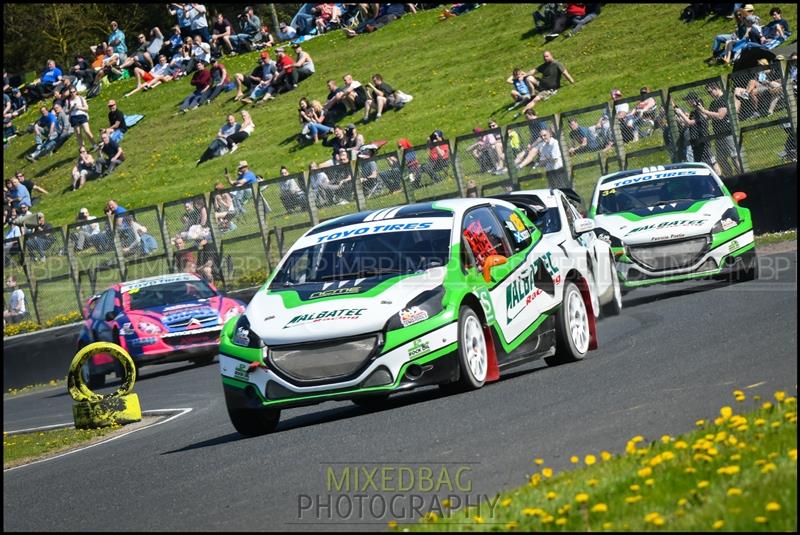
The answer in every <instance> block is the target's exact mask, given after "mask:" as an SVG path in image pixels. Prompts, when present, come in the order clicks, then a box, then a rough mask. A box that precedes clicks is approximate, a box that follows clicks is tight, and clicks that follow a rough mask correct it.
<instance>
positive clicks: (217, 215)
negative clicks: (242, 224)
mask: <svg viewBox="0 0 800 535" xmlns="http://www.w3.org/2000/svg"><path fill="white" fill-rule="evenodd" d="M224 190H225V186H224V185H223V184H222V182H217V183H216V184H214V194H213V197H214V221H215V222H216V223H217V228H218V229H219V231H220V232H231V231H234V230H236V223H234V222H233V218H234V217H235V216H236V206H235V205H234V202H233V197H231V194H230V193H228V192H226V191H224Z"/></svg>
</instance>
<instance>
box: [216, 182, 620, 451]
mask: <svg viewBox="0 0 800 535" xmlns="http://www.w3.org/2000/svg"><path fill="white" fill-rule="evenodd" d="M553 195H554V196H556V197H557V196H562V197H563V194H562V193H561V192H555V193H553ZM530 217H533V218H540V219H542V221H543V222H544V224H550V225H555V222H552V221H550V222H549V223H548V221H546V220H549V218H553V217H556V218H557V219H558V230H557V231H554V230H553V229H552V228H550V227H549V228H546V229H545V230H546V231H547V232H546V233H545V234H543V232H542V230H540V229H539V228H537V226H536V225H535V224H534V223H533V222H532V220H531V219H530ZM570 217H572V216H570ZM593 227H594V224H593V222H592V221H591V220H588V219H580V218H577V217H572V219H569V218H568V216H567V215H565V213H564V205H563V204H562V205H561V206H560V209H559V211H558V213H557V214H555V215H554V214H553V213H552V212H548V211H547V207H546V206H545V205H544V203H542V202H541V200H540V201H539V203H538V205H537V203H536V202H532V199H531V196H527V197H526V196H525V195H521V196H520V197H519V198H518V199H515V200H514V203H513V204H512V203H511V202H507V201H505V200H501V199H456V200H445V201H437V202H433V203H422V204H414V205H410V206H401V207H395V208H389V209H384V210H378V211H370V212H361V213H357V214H352V215H347V216H343V217H340V218H337V219H334V220H331V221H326V222H324V223H321V224H319V225H317V226H316V227H314V228H312V229H311V230H309V231H308V232H306V233H305V234H304V235H303V236H302V237H301V238H300V239H299V240H298V241H297V242H296V243H295V244H294V245H293V246H292V248H291V249H290V250H289V251H288V252H287V254H286V256H285V257H284V258H283V259H282V260H281V262H280V264H279V265H278V266H277V268H276V269H275V270H274V271H273V273H272V275H271V276H270V278H269V280H268V281H267V283H266V284H265V285H264V287H263V288H261V289H260V290H259V291H258V292H257V293H256V295H255V297H254V298H253V300H252V301H251V302H250V304H249V305H248V307H247V310H246V311H245V314H243V315H242V316H239V317H238V318H234V319H232V320H231V321H229V322H228V323H227V324H226V325H225V328H224V329H223V331H222V334H221V337H220V349H219V351H220V357H219V362H220V370H221V373H222V382H223V387H224V391H225V398H226V402H227V406H228V412H229V415H230V418H231V421H232V422H233V425H234V427H235V428H236V429H237V430H238V431H239V432H240V433H242V434H246V435H257V434H262V433H268V432H270V431H272V430H274V429H275V427H276V426H277V424H278V420H279V417H280V411H281V409H282V408H287V407H293V406H300V405H309V404H315V403H320V402H322V401H327V400H343V399H351V400H353V401H354V402H356V403H357V404H364V405H369V404H372V403H375V402H380V401H382V400H384V399H386V397H387V396H388V395H389V394H390V393H392V392H397V391H404V390H408V389H412V388H416V387H419V386H425V385H434V384H438V385H446V386H447V387H448V388H453V387H454V388H463V389H474V388H480V387H481V386H482V385H483V384H484V383H485V382H490V381H494V380H497V379H498V378H499V376H500V373H501V372H502V371H504V370H505V369H507V368H509V367H511V366H514V365H517V364H521V363H523V362H527V361H529V360H532V359H536V358H541V357H545V358H546V359H547V362H548V364H558V363H562V362H569V361H574V360H579V359H581V358H583V357H584V356H585V354H586V352H587V351H588V350H590V349H594V348H595V347H597V339H596V334H595V317H596V316H597V315H598V313H599V310H600V299H599V297H598V296H603V299H605V300H606V301H609V300H613V299H614V296H615V295H617V296H619V295H621V294H620V291H619V285H618V281H617V279H616V278H614V277H612V273H613V272H614V270H613V269H611V266H612V264H606V266H607V267H606V270H607V271H606V272H607V273H609V275H607V276H604V277H598V276H597V275H596V272H592V271H591V270H595V271H596V270H598V269H599V268H598V267H597V266H596V265H594V264H587V262H588V259H589V258H593V257H594V252H593V251H590V250H589V248H587V246H586V240H585V239H584V238H583V237H582V235H584V234H587V233H591V232H592V229H593ZM555 234H560V235H561V237H560V238H556V237H554V236H555ZM595 241H596V242H598V243H600V244H602V245H603V246H605V247H606V249H605V254H606V255H607V257H608V258H609V259H610V258H611V253H610V249H608V248H607V246H606V245H605V244H604V243H603V242H600V241H599V240H595ZM609 262H610V260H609ZM601 279H603V280H605V282H604V284H605V286H604V287H602V288H600V287H598V280H601ZM609 285H610V286H609ZM614 285H616V292H615V291H614ZM609 288H611V289H609ZM608 296H611V297H608ZM617 305H618V306H621V302H618V303H617ZM617 310H618V307H617Z"/></svg>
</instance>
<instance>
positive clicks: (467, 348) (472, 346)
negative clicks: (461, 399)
mask: <svg viewBox="0 0 800 535" xmlns="http://www.w3.org/2000/svg"><path fill="white" fill-rule="evenodd" d="M458 362H459V367H460V372H461V373H460V374H459V379H458V383H457V385H458V386H457V387H455V386H454V388H458V389H459V390H475V389H478V388H480V387H482V386H483V383H484V382H485V381H486V372H487V371H488V369H489V352H488V350H487V349H486V337H485V336H484V334H483V324H482V323H481V320H480V318H479V317H478V315H477V314H476V313H475V311H473V310H472V309H471V308H470V307H468V306H462V307H461V310H460V311H459V314H458Z"/></svg>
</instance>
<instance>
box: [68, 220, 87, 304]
mask: <svg viewBox="0 0 800 535" xmlns="http://www.w3.org/2000/svg"><path fill="white" fill-rule="evenodd" d="M63 233H64V249H65V251H64V252H65V253H66V254H67V262H68V263H69V275H70V278H71V279H72V289H73V290H74V291H75V300H76V301H77V302H78V314H80V315H81V316H83V306H82V305H83V303H81V283H80V273H79V269H78V260H77V258H75V249H74V248H73V246H72V243H71V242H70V239H69V238H70V233H69V225H66V226H64V230H63Z"/></svg>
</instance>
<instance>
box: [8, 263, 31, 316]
mask: <svg viewBox="0 0 800 535" xmlns="http://www.w3.org/2000/svg"><path fill="white" fill-rule="evenodd" d="M6 286H7V287H8V289H9V290H11V296H10V299H9V306H8V308H7V309H5V310H3V325H5V324H6V322H8V323H12V324H13V323H19V322H21V321H25V320H27V319H29V318H30V314H29V313H28V308H27V306H26V305H25V292H23V291H22V290H21V289H19V288H17V278H16V277H15V276H14V275H9V276H8V277H7V278H6Z"/></svg>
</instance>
